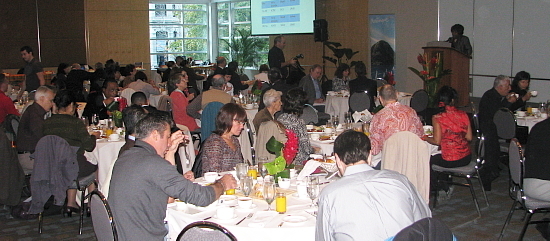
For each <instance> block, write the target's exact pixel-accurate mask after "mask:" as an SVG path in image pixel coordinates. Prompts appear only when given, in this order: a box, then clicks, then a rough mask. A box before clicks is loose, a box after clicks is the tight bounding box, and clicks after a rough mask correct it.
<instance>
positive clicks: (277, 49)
mask: <svg viewBox="0 0 550 241" xmlns="http://www.w3.org/2000/svg"><path fill="white" fill-rule="evenodd" d="M285 46H286V39H285V37H284V36H283V35H279V36H277V37H275V39H273V47H272V48H271V49H270V50H269V53H268V54H267V59H268V61H269V67H270V68H273V67H275V68H278V69H279V70H280V71H281V74H282V75H283V76H284V77H285V78H286V76H287V75H288V68H287V66H289V65H291V64H296V59H295V58H291V59H289V60H288V61H287V60H286V59H285V54H284V53H283V49H284V48H285Z"/></svg>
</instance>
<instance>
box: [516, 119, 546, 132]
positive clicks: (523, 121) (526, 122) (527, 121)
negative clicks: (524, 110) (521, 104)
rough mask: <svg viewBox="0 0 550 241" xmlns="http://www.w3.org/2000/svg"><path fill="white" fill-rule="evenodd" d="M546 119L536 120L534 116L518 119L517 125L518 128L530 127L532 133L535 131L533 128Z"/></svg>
mask: <svg viewBox="0 0 550 241" xmlns="http://www.w3.org/2000/svg"><path fill="white" fill-rule="evenodd" d="M543 120H545V119H543V118H536V117H534V116H527V117H518V118H517V124H518V126H527V127H529V132H531V129H533V126H535V124H537V123H539V122H541V121H543Z"/></svg>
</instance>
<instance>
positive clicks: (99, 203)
mask: <svg viewBox="0 0 550 241" xmlns="http://www.w3.org/2000/svg"><path fill="white" fill-rule="evenodd" d="M89 203H90V209H91V212H92V224H93V226H94V233H95V236H96V238H97V240H99V241H112V240H114V241H117V240H118V235H117V231H116V223H115V219H114V218H113V213H112V211H111V207H110V206H109V202H108V201H107V198H105V196H103V193H101V192H100V191H99V190H94V191H92V192H91V193H90V202H89Z"/></svg>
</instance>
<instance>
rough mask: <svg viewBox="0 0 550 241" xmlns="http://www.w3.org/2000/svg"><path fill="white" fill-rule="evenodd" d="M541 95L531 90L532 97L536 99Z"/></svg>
mask: <svg viewBox="0 0 550 241" xmlns="http://www.w3.org/2000/svg"><path fill="white" fill-rule="evenodd" d="M538 94H539V92H538V91H536V90H531V96H533V97H536V96H537V95H538Z"/></svg>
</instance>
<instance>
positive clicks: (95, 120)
mask: <svg viewBox="0 0 550 241" xmlns="http://www.w3.org/2000/svg"><path fill="white" fill-rule="evenodd" d="M92 124H93V125H94V126H97V125H98V124H99V116H97V114H94V115H93V116H92Z"/></svg>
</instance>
